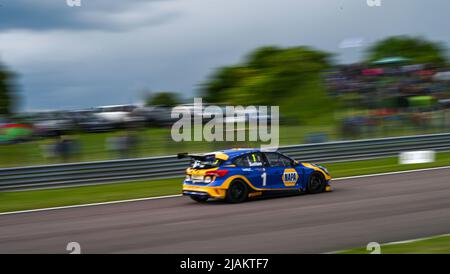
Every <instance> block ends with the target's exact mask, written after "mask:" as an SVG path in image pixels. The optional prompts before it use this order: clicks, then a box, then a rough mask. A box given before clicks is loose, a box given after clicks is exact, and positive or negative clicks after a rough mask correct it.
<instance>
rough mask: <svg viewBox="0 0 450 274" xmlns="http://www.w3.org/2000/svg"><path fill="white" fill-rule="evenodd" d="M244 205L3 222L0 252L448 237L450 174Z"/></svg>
mask: <svg viewBox="0 0 450 274" xmlns="http://www.w3.org/2000/svg"><path fill="white" fill-rule="evenodd" d="M334 189H335V190H334V192H331V193H324V194H318V195H299V196H293V197H284V198H271V199H261V200H256V201H251V202H247V203H243V204H225V203H221V202H212V203H208V204H198V203H195V202H193V201H191V200H190V199H189V198H187V197H178V198H167V199H159V200H150V201H141V202H131V203H123V204H114V205H102V206H92V207H83V208H70V209H60V210H52V211H42V212H33V213H21V214H13V215H3V216H0V253H68V251H66V245H67V243H69V242H78V243H80V245H81V252H82V253H100V252H101V253H323V252H330V251H335V250H341V249H346V248H352V247H360V246H365V245H366V244H367V243H369V242H380V243H384V242H391V241H399V240H407V239H414V238H420V237H425V236H431V235H437V234H446V233H450V169H448V168H447V169H440V170H432V171H420V172H413V173H404V174H395V175H384V176H376V177H366V178H354V179H348V180H340V181H336V182H335V183H334Z"/></svg>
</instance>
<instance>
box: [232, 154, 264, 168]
mask: <svg viewBox="0 0 450 274" xmlns="http://www.w3.org/2000/svg"><path fill="white" fill-rule="evenodd" d="M234 164H235V165H236V166H238V167H258V166H263V165H264V160H263V157H262V155H261V153H249V154H245V155H243V156H240V157H238V158H236V160H234Z"/></svg>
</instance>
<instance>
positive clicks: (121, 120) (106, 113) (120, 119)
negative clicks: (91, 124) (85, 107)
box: [94, 105, 136, 126]
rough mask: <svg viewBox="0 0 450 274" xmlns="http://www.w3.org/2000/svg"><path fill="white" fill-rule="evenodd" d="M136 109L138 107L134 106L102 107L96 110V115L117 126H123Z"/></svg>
mask: <svg viewBox="0 0 450 274" xmlns="http://www.w3.org/2000/svg"><path fill="white" fill-rule="evenodd" d="M134 109H136V106H133V105H111V106H100V107H96V108H95V113H94V115H95V116H97V117H98V118H100V119H103V120H107V121H109V122H111V123H113V124H114V125H116V126H123V125H124V124H125V123H126V122H127V119H129V116H130V114H131V112H132V111H133V110H134Z"/></svg>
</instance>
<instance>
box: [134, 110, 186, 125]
mask: <svg viewBox="0 0 450 274" xmlns="http://www.w3.org/2000/svg"><path fill="white" fill-rule="evenodd" d="M171 112H172V108H170V107H165V106H146V107H139V108H136V109H135V110H133V112H132V113H131V117H141V119H143V121H144V123H145V124H146V125H148V126H157V127H159V126H161V127H164V126H170V125H172V124H173V123H174V122H176V121H177V120H178V119H175V118H172V117H171Z"/></svg>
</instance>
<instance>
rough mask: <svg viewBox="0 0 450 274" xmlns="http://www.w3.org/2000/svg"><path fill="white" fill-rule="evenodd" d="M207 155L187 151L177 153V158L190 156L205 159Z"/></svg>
mask: <svg viewBox="0 0 450 274" xmlns="http://www.w3.org/2000/svg"><path fill="white" fill-rule="evenodd" d="M206 156H207V155H202V154H189V153H187V152H184V153H178V154H177V158H178V159H184V158H192V159H195V160H202V159H205V158H206Z"/></svg>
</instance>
